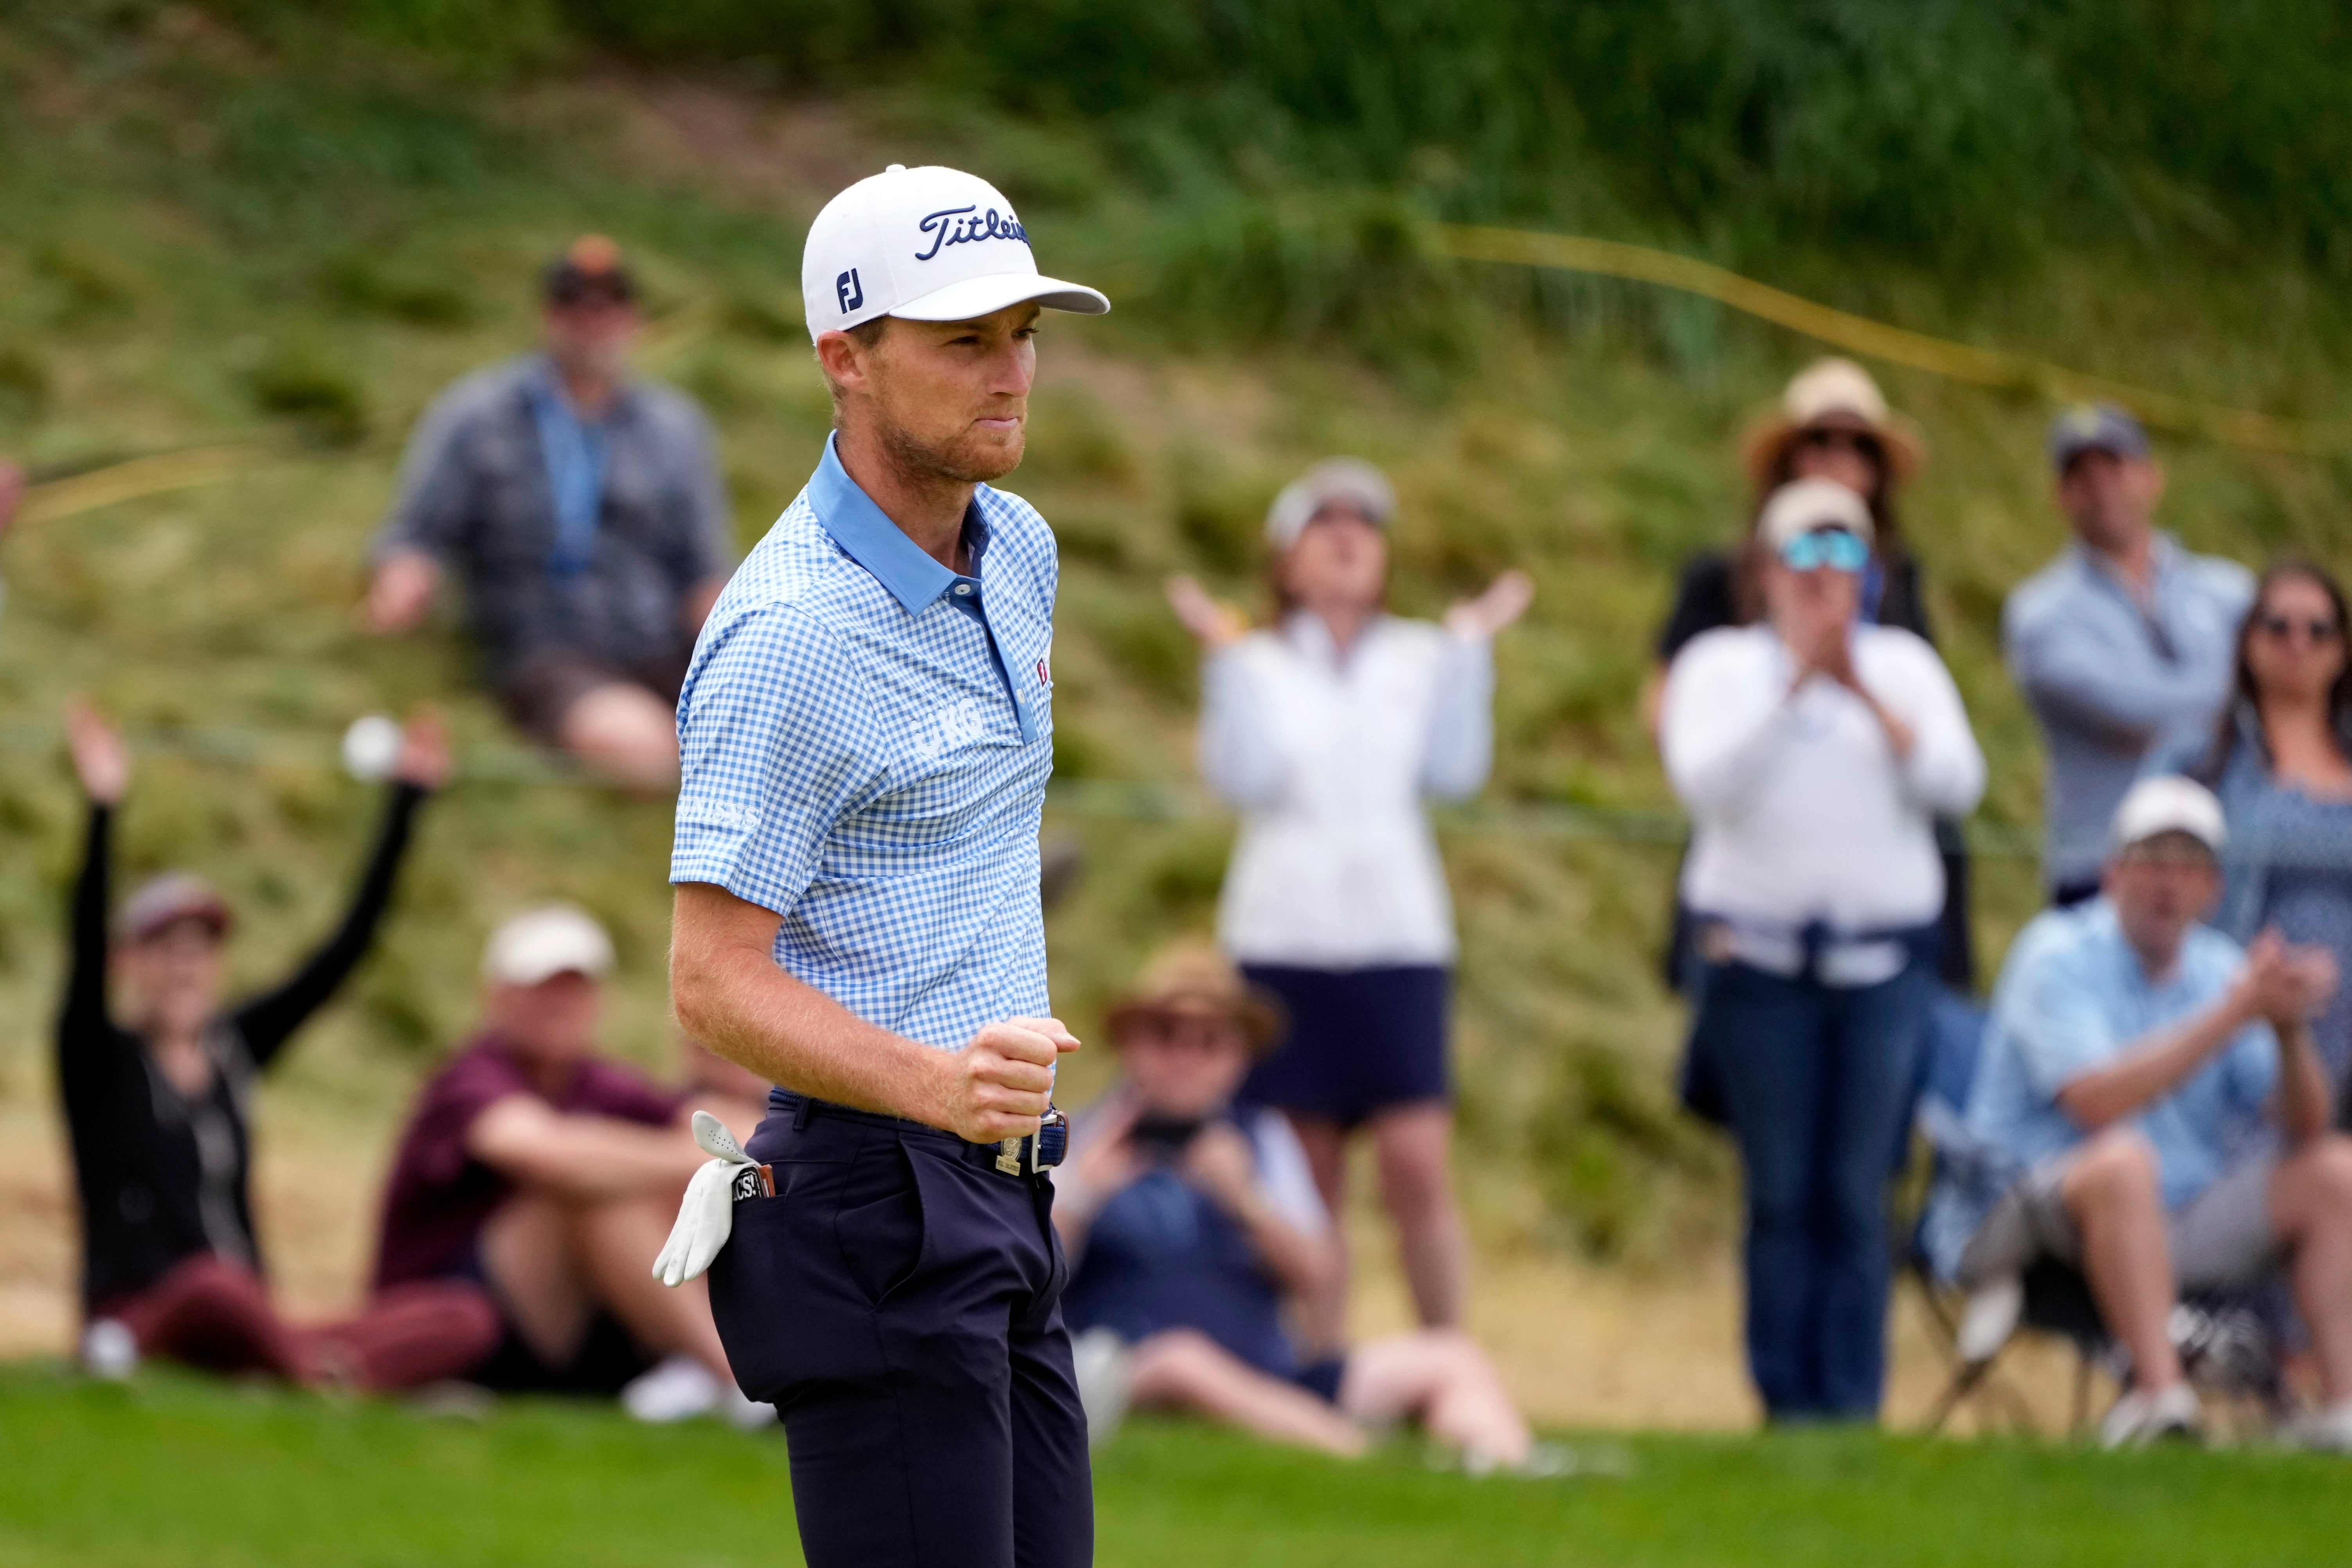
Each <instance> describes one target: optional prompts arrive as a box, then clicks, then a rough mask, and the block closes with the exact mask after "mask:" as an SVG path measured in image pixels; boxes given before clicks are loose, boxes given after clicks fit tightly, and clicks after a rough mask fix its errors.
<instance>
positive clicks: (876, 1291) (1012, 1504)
mask: <svg viewBox="0 0 2352 1568" xmlns="http://www.w3.org/2000/svg"><path fill="white" fill-rule="evenodd" d="M770 1103H771V1104H773V1105H776V1106H778V1109H777V1110H776V1111H775V1112H773V1113H771V1114H770V1115H769V1117H768V1119H767V1120H766V1121H764V1122H762V1123H761V1124H760V1130H759V1132H758V1133H756V1134H753V1136H752V1139H751V1146H750V1148H749V1149H748V1150H747V1151H746V1152H747V1153H749V1154H750V1155H751V1157H752V1158H753V1159H755V1160H758V1161H761V1163H763V1164H765V1165H767V1166H769V1167H770V1168H771V1170H772V1173H773V1175H774V1179H775V1189H776V1190H775V1196H774V1197H745V1198H741V1199H740V1200H738V1201H737V1203H736V1205H735V1226H734V1232H733V1234H732V1236H731V1237H730V1239H729V1241H728V1244H727V1247H726V1249H725V1250H723V1251H721V1252H720V1253H719V1257H718V1260H717V1261H715V1262H714V1263H712V1264H711V1267H710V1311H711V1316H712V1317H713V1318H714V1319H715V1320H716V1321H717V1322H718V1325H719V1338H720V1340H721V1341H723V1342H724V1343H725V1344H726V1346H727V1360H728V1364H730V1366H731V1367H733V1369H734V1372H735V1380H736V1382H738V1383H739V1384H740V1385H742V1388H743V1392H744V1393H745V1394H747V1395H749V1396H751V1397H752V1398H754V1399H759V1400H765V1401H770V1402H772V1403H773V1404H774V1405H775V1406H776V1410H777V1414H779V1415H780V1416H782V1417H783V1423H784V1436H785V1438H786V1442H787V1445H788V1447H789V1448H790V1450H791V1454H792V1471H793V1511H794V1512H795V1514H796V1515H797V1516H798V1520H799V1524H800V1535H801V1550H802V1552H803V1556H804V1558H805V1559H806V1561H807V1563H808V1564H809V1568H874V1565H876V1564H889V1565H890V1568H1086V1565H1087V1563H1090V1562H1091V1561H1092V1559H1093V1555H1094V1494H1093V1483H1092V1479H1091V1477H1090V1473H1089V1471H1088V1469H1087V1424H1086V1414H1085V1412H1084V1410H1083V1409H1082V1408H1081V1407H1080V1406H1079V1404H1078V1389H1077V1379H1076V1375H1075V1374H1074V1372H1073V1370H1072V1368H1071V1364H1070V1339H1069V1335H1068V1334H1067V1333H1066V1332H1065V1331H1064V1329H1063V1326H1062V1310H1061V1295H1062V1287H1063V1284H1064V1283H1065V1281H1066V1279H1067V1277H1068V1271H1069V1270H1068V1267H1067V1265H1066V1262H1065V1261H1064V1260H1063V1256H1062V1249H1061V1246H1060V1244H1059V1243H1058V1241H1057V1240H1056V1239H1055V1235H1054V1227H1053V1220H1052V1209H1053V1202H1054V1187H1053V1184H1052V1183H1051V1182H1050V1181H1048V1180H1047V1179H1046V1178H1045V1176H1040V1175H1034V1174H1031V1173H1028V1172H1025V1171H1024V1172H1021V1173H1019V1174H1008V1173H1006V1172H1004V1171H1003V1170H1001V1169H999V1168H998V1167H997V1164H996V1160H997V1155H998V1151H997V1150H996V1148H995V1147H994V1146H993V1145H975V1144H967V1143H965V1142H964V1141H963V1140H962V1139H961V1138H958V1137H956V1136H954V1135H952V1134H948V1133H942V1132H939V1131H936V1130H935V1129H932V1128H929V1127H923V1126H920V1125H919V1124H915V1123H911V1122H902V1121H898V1120H897V1119H896V1118H893V1117H886V1116H877V1115H872V1114H870V1113H863V1112H855V1111H844V1110H841V1109H840V1108H838V1107H833V1106H826V1105H823V1104H822V1103H819V1104H814V1105H808V1106H807V1108H806V1110H805V1112H803V1111H802V1109H801V1107H802V1105H803V1102H801V1101H800V1099H799V1097H798V1096H797V1095H788V1094H782V1093H779V1094H778V1095H776V1096H774V1097H773V1098H772V1100H771V1102H770Z"/></svg>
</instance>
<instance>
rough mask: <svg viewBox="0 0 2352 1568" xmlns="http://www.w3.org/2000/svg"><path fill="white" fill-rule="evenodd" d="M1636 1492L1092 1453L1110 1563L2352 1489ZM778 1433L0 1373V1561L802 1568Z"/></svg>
mask: <svg viewBox="0 0 2352 1568" xmlns="http://www.w3.org/2000/svg"><path fill="white" fill-rule="evenodd" d="M1601 1447H1602V1448H1606V1449H1607V1450H1609V1451H1611V1452H1612V1453H1615V1454H1618V1455H1619V1456H1620V1457H1622V1458H1628V1459H1630V1462H1631V1469H1630V1473H1629V1474H1627V1475H1625V1476H1622V1477H1619V1478H1612V1477H1605V1476H1594V1477H1584V1478H1575V1479H1564V1480H1547V1481H1521V1480H1501V1479H1485V1480H1472V1479H1465V1478H1464V1477H1462V1476H1459V1475H1454V1474H1448V1473H1441V1472H1437V1471H1433V1470H1432V1469H1428V1468H1427V1467H1426V1465H1425V1464H1424V1463H1423V1459H1422V1457H1421V1455H1420V1452H1419V1450H1418V1448H1416V1447H1414V1446H1413V1445H1412V1444H1409V1443H1400V1444H1398V1445H1396V1446H1394V1447H1393V1448H1391V1450H1390V1451H1389V1452H1388V1453H1387V1454H1385V1455H1383V1456H1382V1457H1381V1458H1375V1459H1372V1460H1370V1461H1368V1462H1366V1463H1363V1464H1359V1465H1352V1466H1350V1465H1340V1464H1337V1463H1331V1462H1327V1461H1324V1460H1320V1459H1316V1458H1306V1457H1303V1456H1297V1455H1293V1454H1289V1453H1286V1452H1282V1451H1279V1450H1276V1449H1271V1448H1264V1447H1261V1446H1259V1445H1256V1444H1253V1443H1249V1442H1245V1441H1243V1440H1240V1439H1237V1438H1231V1437H1223V1436H1221V1435H1217V1434H1213V1433H1210V1432H1207V1431H1204V1430H1202V1429H1199V1428H1195V1427H1181V1426H1174V1425H1165V1424H1160V1423H1156V1422H1152V1423H1142V1424H1138V1425H1135V1426H1132V1427H1129V1429H1128V1430H1127V1431H1126V1432H1125V1433H1123V1434H1122V1435H1121V1436H1120V1437H1119V1439H1118V1441H1117V1442H1116V1443H1115V1444H1114V1445H1112V1447H1111V1448H1109V1450H1108V1452H1107V1453H1105V1454H1103V1455H1102V1456H1100V1457H1099V1458H1098V1460H1097V1499H1098V1508H1099V1519H1098V1535H1099V1541H1100V1560H1101V1562H1102V1563H1105V1564H1107V1565H1111V1568H1119V1565H1126V1564H1155V1565H1156V1564H1168V1565H1170V1568H1177V1565H1182V1568H1203V1565H1205V1568H1246V1565H1251V1564H1260V1563H1263V1564H1267V1565H1269V1568H1271V1565H1275V1564H1282V1565H1284V1568H1308V1565H1314V1564H1333V1565H1335V1568H1336V1565H1341V1564H1344V1565H1347V1568H1389V1565H1396V1568H1419V1565H1423V1564H1427V1565H1429V1568H1439V1565H1441V1564H1442V1565H1444V1568H1461V1565H1465V1564H1466V1565H1475V1568H1485V1565H1487V1564H1493V1563H1610V1564H1615V1563H1640V1564H1645V1565H1646V1564H1675V1563H1694V1564H1696V1563H1706V1564H1717V1563H1809V1564H1839V1565H1845V1564H1864V1563H1868V1564H1879V1563H2002V1564H2036V1563H2050V1564H2066V1565H2068V1568H2081V1565H2088V1564H2095V1563H2118V1564H2132V1565H2136V1568H2148V1565H2153V1564H2161V1563H2199V1564H2231V1563H2245V1564H2277V1563H2343V1562H2345V1561H2347V1558H2352V1466H2347V1464H2345V1463H2342V1462H2337V1461H2333V1460H2328V1459H2322V1458H2309V1457H2305V1456H2301V1455H2292V1454H2283V1453H2269V1452H2239V1453H2226V1454H2200V1453H2193V1452H2186V1451H2168V1452H2161V1453H2144V1454H2134V1455H2127V1456H2121V1457H2111V1456H2106V1455H2101V1454H2096V1453H2091V1452H2087V1451H2084V1450H2080V1449H2076V1448H2051V1447H2036V1446H2029V1445H2021V1444H2009V1443H1938V1442H1927V1441H1923V1440H1918V1439H1889V1438H1885V1437H1877V1436H1874V1435H1872V1434H1864V1433H1826V1432H1824V1433H1807V1434H1799V1435H1793V1436H1776V1437H1768V1438H1753V1439H1739V1438H1692V1437H1646V1438H1636V1439H1633V1440H1631V1441H1629V1442H1625V1443H1623V1444H1622V1445H1621V1444H1618V1443H1616V1442H1614V1441H1611V1442H1609V1443H1606V1444H1604V1445H1601ZM798 1557H799V1552H798V1550H797V1548H796V1546H795V1544H794V1542H793V1528H792V1508H791V1501H790V1491H789V1486H788V1479H787V1473H786V1467H785V1461H784V1445H783V1443H782V1440H781V1439H779V1438H768V1439H765V1440H761V1439H755V1438H747V1437H741V1436H740V1435H738V1434H736V1433H733V1432H730V1431H728V1430H725V1429H723V1428H721V1427H717V1426H715V1425H712V1424H709V1423H696V1424H694V1425H692V1426H689V1427H670V1428H646V1427H637V1426H633V1425H631V1424H630V1423H628V1422H627V1421H625V1420H623V1419H621V1418H620V1417H618V1416H615V1415H614V1414H612V1413H610V1412H607V1411H604V1410H600V1409H593V1408H583V1407H571V1406H557V1405H546V1404H514V1405H509V1406H504V1407H502V1408H500V1409H499V1411H498V1412H497V1413H495V1414H494V1415H492V1416H490V1417H489V1418H488V1420H486V1421H483V1422H481V1423H479V1424H473V1423H467V1422H459V1421H453V1420H450V1419H446V1418H434V1417H427V1416H420V1415H417V1414H415V1413H412V1412H409V1411H406V1410H404V1409H401V1408H398V1407H394V1406H364V1405H341V1404H335V1403H330V1402H325V1401H321V1400H318V1399H312V1398H306V1397H300V1396H288V1395H282V1394H276V1393H269V1392H265V1391H260V1390H253V1389H239V1388H223V1387H219V1386H217V1385H204V1384H200V1383H197V1382H194V1381H192V1380H184V1379H180V1378H173V1377H148V1378H145V1379H143V1380H142V1382H141V1383H140V1384H138V1385H135V1386H133V1387H131V1388H127V1389H125V1388H109V1387H92V1386H89V1385H79V1384H77V1383H75V1382H73V1381H70V1380H68V1379H67V1378H65V1377H62V1376H60V1375H56V1374H53V1373H47V1372H39V1371H27V1370H17V1371H13V1372H9V1373H5V1374H0V1564H5V1565H8V1568H16V1565H18V1564H44V1565H47V1564H108V1565H114V1564H122V1565H126V1568H128V1565H133V1564H136V1565H139V1568H179V1565H182V1564H189V1565H196V1564H201V1565H205V1568H212V1565H216V1564H217V1565H230V1564H236V1565H255V1568H263V1565H277V1564H298V1563H299V1564H311V1563H317V1564H354V1565H364V1564H379V1563H383V1564H389V1563H432V1564H452V1565H454V1564H466V1563H484V1564H492V1563H495V1564H499V1565H501V1568H525V1565H530V1564H538V1563H548V1564H563V1565H565V1568H601V1565H604V1564H614V1565H618V1564H633V1565H634V1564H655V1563H658V1564H662V1565H664V1568H722V1565H731V1564H737V1563H743V1564H751V1563H793V1562H796V1561H797V1560H798Z"/></svg>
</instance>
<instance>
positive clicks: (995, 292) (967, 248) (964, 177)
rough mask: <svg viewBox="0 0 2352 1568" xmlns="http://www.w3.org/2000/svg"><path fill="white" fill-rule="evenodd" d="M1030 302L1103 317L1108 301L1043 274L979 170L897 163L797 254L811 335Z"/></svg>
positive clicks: (870, 179)
mask: <svg viewBox="0 0 2352 1568" xmlns="http://www.w3.org/2000/svg"><path fill="white" fill-rule="evenodd" d="M1025 299H1034V300H1035V301H1036V302H1037V303H1038V304H1040V305H1043V306H1045V308H1047V309H1050V310H1075V311H1076V312H1077V313H1078V314H1079V315H1081V316H1099V315H1101V314H1102V313H1103V312H1104V311H1106V310H1108V309H1109V308H1110V301H1109V300H1108V299H1106V298H1103V297H1102V296H1101V295H1100V294H1098V293H1097V292H1096V291H1095V290H1093V289H1091V288H1088V287H1085V286H1084V285H1083V284H1076V283H1065V282H1063V281H1062V280H1061V279H1060V278H1058V277H1043V276H1041V275H1040V274H1039V273H1038V271H1037V258H1036V257H1035V256H1032V255H1031V254H1030V251H1029V231H1028V230H1027V229H1025V228H1024V227H1023V226H1022V225H1021V220H1020V219H1019V218H1017V217H1015V216H1013V204H1012V203H1010V202H1008V201H1006V200H1005V199H1004V196H1003V193H1002V192H1000V191H999V190H997V188H996V187H995V186H993V185H992V184H990V183H988V182H987V181H985V180H983V179H982V178H980V177H979V176H978V175H976V174H967V173H965V172H963V171H961V169H943V168H940V167H939V166H938V165H936V164H931V165H927V166H925V167H923V168H920V169H909V168H908V167H907V166H906V165H905V164H904V163H893V164H891V165H890V167H889V168H888V169H887V170H885V171H884V172H881V173H879V174H869V175H867V176H866V178H865V179H863V180H860V181H858V182H857V183H856V184H855V185H852V186H850V187H849V189H847V190H845V191H844V192H842V193H841V194H839V195H837V196H835V197H834V199H833V200H831V201H829V202H827V203H826V204H824V211H823V212H821V213H819V214H817V215H816V222H814V223H813V224H811V225H809V234H808V244H807V246H805V247H803V250H802V251H801V303H802V306H803V308H804V309H805V310H806V311H807V313H808V330H809V340H810V341H811V342H814V341H815V340H816V338H817V334H818V333H820V332H832V331H845V330H847V329H849V328H852V327H855V326H857V325H858V324H859V323H861V322H865V321H871V320H873V319H875V318H876V317H877V316H903V317H905V318H906V319H908V320H909V321H969V320H971V319H972V318H973V317H975V316H985V315H988V314H989V313H990V312H992V311H995V310H1002V309H1003V308H1005V307H1006V306H1008V305H1018V304H1020V303H1021V302H1022V301H1024V300H1025Z"/></svg>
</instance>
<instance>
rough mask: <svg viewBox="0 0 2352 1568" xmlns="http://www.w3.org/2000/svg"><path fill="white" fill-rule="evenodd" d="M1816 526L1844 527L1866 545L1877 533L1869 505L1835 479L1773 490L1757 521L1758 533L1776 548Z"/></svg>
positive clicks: (1801, 482)
mask: <svg viewBox="0 0 2352 1568" xmlns="http://www.w3.org/2000/svg"><path fill="white" fill-rule="evenodd" d="M1815 528H1843V529H1845V531H1846V532H1848V533H1850V534H1854V535H1858V536H1859V537H1860V538H1861V539H1862V542H1863V543H1864V544H1868V543H1870V542H1871V541H1872V539H1873V538H1875V537H1876V534H1877V530H1876V529H1875V528H1872V527H1871V523H1870V507H1868V506H1867V505H1865V504H1864V501H1863V498H1862V497H1859V496H1857V495H1855V494H1854V493H1853V491H1851V490H1849V489H1847V488H1846V487H1845V486H1843V485H1841V484H1839V483H1838V482H1837V481H1836V480H1834V479H1794V480H1791V481H1790V482H1789V483H1788V484H1786V485H1783V486H1780V488H1779V489H1777V490H1775V491H1773V492H1772V494H1771V496H1770V497H1769V499H1767V500H1766V501H1765V503H1764V515H1763V516H1762V517H1759V518H1758V519H1757V520H1756V533H1757V536H1758V537H1759V538H1761V539H1762V540H1763V541H1764V542H1765V544H1767V545H1769V547H1771V548H1772V549H1780V547H1781V546H1782V545H1785V544H1787V543H1788V542H1789V541H1790V539H1793V538H1798V537H1799V536H1800V535H1803V534H1809V533H1811V532H1812V531H1813V530H1814V529H1815Z"/></svg>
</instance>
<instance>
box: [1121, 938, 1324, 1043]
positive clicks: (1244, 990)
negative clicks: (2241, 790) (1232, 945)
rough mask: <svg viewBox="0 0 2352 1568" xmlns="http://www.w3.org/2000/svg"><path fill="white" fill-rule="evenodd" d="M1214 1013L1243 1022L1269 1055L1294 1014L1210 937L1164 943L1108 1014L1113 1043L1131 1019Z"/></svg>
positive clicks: (1245, 1031)
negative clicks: (1248, 976)
mask: <svg viewBox="0 0 2352 1568" xmlns="http://www.w3.org/2000/svg"><path fill="white" fill-rule="evenodd" d="M1180 1014H1191V1015H1193V1016H1195V1017H1197V1016H1200V1015H1202V1014H1208V1015H1210V1016H1213V1017H1218V1018H1225V1019H1232V1020H1233V1021H1234V1023H1236V1024H1239V1025H1240V1026H1241V1030H1242V1033H1243V1035H1244V1037H1245V1038H1246V1039H1247V1040H1249V1047H1250V1052H1251V1054H1252V1055H1255V1056H1263V1055H1265V1053H1266V1052H1267V1051H1272V1050H1273V1049H1274V1048H1275V1047H1276V1046H1277V1045H1279V1044H1281V1043H1282V1037H1283V1036H1284V1035H1285V1034H1286V1032H1288V1030H1289V1028H1290V1015H1289V1014H1288V1013H1287V1012H1286V1010H1284V1008H1283V1005H1282V1003H1281V1001H1280V1000H1278V999H1277V998H1276V997H1275V996H1274V995H1273V993H1271V992H1269V991H1266V990H1264V989H1262V988H1259V987H1256V986H1253V985H1251V984H1250V983H1249V981H1248V980H1246V979H1244V977H1242V973H1241V971H1240V970H1239V969H1236V968H1234V963H1233V960H1232V959H1230V958H1228V957H1226V956H1224V955H1223V953H1221V952H1219V951H1218V950H1217V949H1216V948H1215V947H1213V946H1211V945H1209V944H1208V943H1205V942H1182V943H1178V944H1176V945H1175V946H1170V947H1166V948H1162V949H1161V950H1160V954H1159V956H1156V957H1154V958H1153V959H1152V960H1151V962H1150V963H1149V964H1147V965H1145V966H1144V969H1143V974H1142V976H1141V977H1140V978H1139V979H1138V980H1137V981H1136V984H1135V988H1134V989H1133V990H1131V991H1129V992H1128V993H1127V995H1125V996H1123V997H1121V998H1118V1000H1117V1001H1115V1002H1113V1003H1111V1005H1110V1009H1109V1010H1108V1012H1107V1013H1106V1014H1105V1015H1104V1021H1105V1022H1106V1023H1107V1024H1108V1025H1109V1026H1110V1038H1111V1043H1112V1045H1114V1046H1116V1045H1117V1044H1118V1037H1119V1036H1120V1035H1121V1034H1122V1033H1124V1032H1125V1031H1126V1030H1127V1028H1128V1026H1129V1025H1130V1024H1132V1023H1134V1022H1136V1021H1137V1020H1139V1019H1147V1018H1167V1017H1170V1016H1173V1015H1180Z"/></svg>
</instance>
